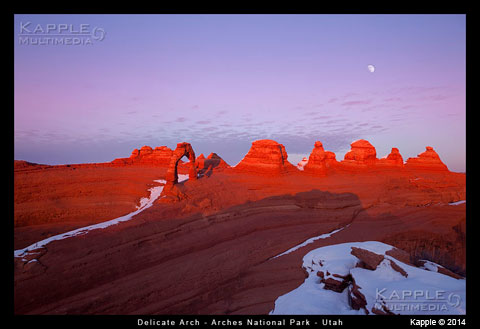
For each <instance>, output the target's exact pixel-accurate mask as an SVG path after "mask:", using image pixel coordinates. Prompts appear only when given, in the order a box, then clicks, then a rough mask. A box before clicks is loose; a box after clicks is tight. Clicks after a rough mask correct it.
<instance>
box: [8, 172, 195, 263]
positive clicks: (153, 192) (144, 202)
mask: <svg viewBox="0 0 480 329" xmlns="http://www.w3.org/2000/svg"><path fill="white" fill-rule="evenodd" d="M187 179H188V175H181V174H179V175H178V181H179V182H183V181H185V180H187ZM154 182H157V183H161V184H165V180H163V179H158V180H155V181H154ZM149 191H150V196H149V197H148V198H142V199H141V200H140V206H137V210H135V211H134V212H131V213H129V214H127V215H124V216H120V217H117V218H114V219H111V220H108V221H106V222H102V223H98V224H93V225H90V226H85V227H81V228H78V229H76V230H72V231H69V232H65V233H61V234H57V235H54V236H51V237H49V238H47V239H44V240H41V241H38V242H35V243H34V244H32V245H30V246H28V247H26V248H23V249H18V250H15V251H14V257H23V256H25V255H27V254H30V253H35V252H32V251H33V250H35V249H38V248H42V247H44V246H45V245H47V244H49V243H50V242H52V241H56V240H63V239H66V238H70V237H73V236H77V235H82V234H87V233H88V232H89V231H92V230H97V229H104V228H106V227H109V226H112V225H116V224H118V223H121V222H125V221H128V220H130V219H132V217H133V216H135V215H138V214H139V213H141V212H142V211H144V210H145V209H147V208H150V207H151V206H152V205H153V203H154V202H155V200H157V199H158V197H160V194H161V193H162V191H163V185H162V186H154V187H152V188H150V189H149Z"/></svg>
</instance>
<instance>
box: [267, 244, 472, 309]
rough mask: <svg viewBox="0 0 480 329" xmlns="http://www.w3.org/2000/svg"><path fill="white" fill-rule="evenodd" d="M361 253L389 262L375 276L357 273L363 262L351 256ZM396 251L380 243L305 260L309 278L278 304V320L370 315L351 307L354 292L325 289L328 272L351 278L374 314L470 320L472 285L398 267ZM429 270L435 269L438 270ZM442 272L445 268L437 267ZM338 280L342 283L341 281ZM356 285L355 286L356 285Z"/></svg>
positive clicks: (333, 248) (331, 249)
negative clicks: (292, 316)
mask: <svg viewBox="0 0 480 329" xmlns="http://www.w3.org/2000/svg"><path fill="white" fill-rule="evenodd" d="M352 247H357V248H362V249H366V250H369V251H371V252H374V253H376V254H381V255H383V256H384V260H383V261H382V262H381V263H380V264H379V265H378V266H377V268H376V269H375V270H374V271H372V270H368V269H365V268H361V267H356V264H357V263H358V262H359V259H358V258H357V257H355V256H353V255H352V254H351V248H352ZM393 248H394V247H393V246H390V245H387V244H384V243H381V242H377V241H367V242H350V243H342V244H337V245H330V246H326V247H322V248H318V249H315V250H312V251H310V252H309V253H307V254H306V255H305V256H304V257H303V267H304V269H305V270H306V271H307V273H308V277H307V278H306V279H305V281H304V282H303V283H302V284H301V285H300V286H299V287H298V288H296V289H294V290H292V291H290V292H288V293H286V294H285V295H282V296H280V297H278V298H277V300H276V301H275V307H274V309H273V310H272V311H271V312H270V313H269V314H272V315H275V314H352V315H355V314H365V313H366V312H365V310H364V309H360V310H354V309H352V307H351V306H350V304H349V299H350V297H349V294H350V290H349V289H350V288H348V287H347V288H345V290H343V291H342V292H341V293H337V292H334V291H331V290H326V289H324V287H325V285H324V284H323V283H321V282H320V280H321V279H320V277H318V276H317V272H319V271H322V272H323V273H324V274H325V278H327V275H326V273H327V271H328V272H329V273H330V275H329V276H328V277H332V278H335V277H333V274H339V275H342V276H346V275H351V277H352V278H353V279H354V280H355V284H356V285H357V286H358V287H359V292H361V293H362V294H363V295H364V297H365V301H366V302H367V304H366V309H367V310H368V311H369V314H374V313H373V312H372V309H373V308H376V309H379V310H382V308H383V307H385V308H386V309H388V310H390V311H391V312H393V313H395V314H424V315H431V314H438V315H447V314H465V307H466V300H465V294H466V281H465V280H464V279H460V280H457V279H454V278H452V277H450V276H447V275H443V274H441V273H438V272H433V271H425V269H423V268H418V267H415V266H411V265H408V264H405V263H402V262H400V261H398V260H397V259H395V258H393V257H390V256H388V255H386V254H385V252H386V251H388V250H391V249H393ZM392 262H393V263H395V265H396V266H398V267H400V268H401V269H403V270H404V271H405V272H406V273H407V277H405V276H403V275H402V274H401V273H399V272H398V271H397V270H395V269H394V268H392ZM429 263H431V264H429V265H427V266H434V265H436V264H434V263H432V262H429ZM437 266H439V265H437ZM335 279H336V280H341V279H339V278H335ZM350 285H351V284H350Z"/></svg>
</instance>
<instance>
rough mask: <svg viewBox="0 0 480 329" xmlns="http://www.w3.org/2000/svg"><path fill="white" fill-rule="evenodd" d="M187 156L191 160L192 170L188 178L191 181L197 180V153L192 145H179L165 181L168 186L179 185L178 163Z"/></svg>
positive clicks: (173, 155)
mask: <svg viewBox="0 0 480 329" xmlns="http://www.w3.org/2000/svg"><path fill="white" fill-rule="evenodd" d="M184 156H186V157H187V158H188V160H190V169H189V172H188V177H189V179H190V180H196V179H197V168H196V166H195V152H194V151H193V148H192V145H190V143H178V144H177V148H176V149H175V151H173V154H172V158H171V160H170V165H169V167H168V170H167V175H166V177H165V180H166V181H167V183H166V184H167V185H175V184H177V183H178V163H179V162H180V160H181V159H182V158H183V157H184Z"/></svg>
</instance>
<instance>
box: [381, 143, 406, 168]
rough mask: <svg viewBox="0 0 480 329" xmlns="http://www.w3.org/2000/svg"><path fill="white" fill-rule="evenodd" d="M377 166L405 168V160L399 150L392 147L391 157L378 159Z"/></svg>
mask: <svg viewBox="0 0 480 329" xmlns="http://www.w3.org/2000/svg"><path fill="white" fill-rule="evenodd" d="M377 165H383V166H398V167H403V158H402V155H401V154H400V152H399V151H398V149H397V148H396V147H392V151H391V152H390V154H389V155H387V156H385V157H384V158H381V159H378V161H377Z"/></svg>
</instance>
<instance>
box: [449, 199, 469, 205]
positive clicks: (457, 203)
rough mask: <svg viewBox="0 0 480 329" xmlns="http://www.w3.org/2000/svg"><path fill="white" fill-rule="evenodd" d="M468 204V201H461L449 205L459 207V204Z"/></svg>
mask: <svg viewBox="0 0 480 329" xmlns="http://www.w3.org/2000/svg"><path fill="white" fill-rule="evenodd" d="M466 202H467V200H461V201H457V202H450V203H449V205H451V206H457V205H459V204H462V203H466Z"/></svg>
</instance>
